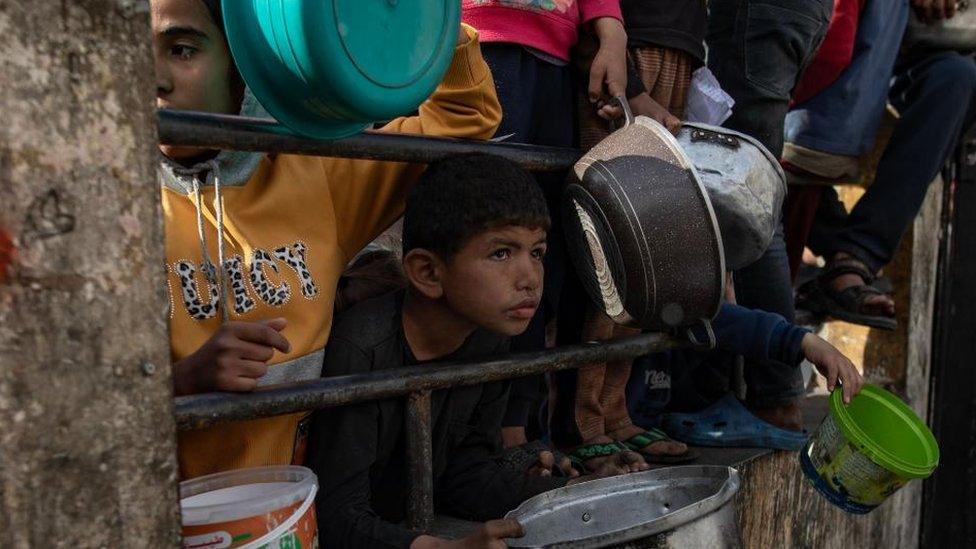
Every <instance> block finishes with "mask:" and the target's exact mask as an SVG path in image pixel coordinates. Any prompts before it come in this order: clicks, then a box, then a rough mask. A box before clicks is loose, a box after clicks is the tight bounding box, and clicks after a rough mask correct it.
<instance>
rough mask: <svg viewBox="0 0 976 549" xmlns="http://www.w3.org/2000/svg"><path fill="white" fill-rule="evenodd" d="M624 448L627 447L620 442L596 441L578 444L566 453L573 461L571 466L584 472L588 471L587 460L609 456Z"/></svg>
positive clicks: (581, 472)
mask: <svg viewBox="0 0 976 549" xmlns="http://www.w3.org/2000/svg"><path fill="white" fill-rule="evenodd" d="M625 450H628V448H627V447H626V446H625V445H624V444H623V443H621V442H598V443H596V444H584V445H582V446H579V447H577V448H576V449H575V450H573V451H572V452H570V453H569V454H567V455H568V456H569V460H570V461H571V462H572V463H573V467H575V468H576V470H577V471H579V472H580V474H586V473H587V472H589V469H588V468H587V467H586V462H587V461H589V460H591V459H596V458H602V457H609V456H612V455H614V454H617V453H620V452H623V451H625Z"/></svg>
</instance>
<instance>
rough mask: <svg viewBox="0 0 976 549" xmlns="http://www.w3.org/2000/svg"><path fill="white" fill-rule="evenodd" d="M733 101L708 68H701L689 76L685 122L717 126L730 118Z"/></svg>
mask: <svg viewBox="0 0 976 549" xmlns="http://www.w3.org/2000/svg"><path fill="white" fill-rule="evenodd" d="M734 105H735V101H734V100H733V99H732V97H731V96H730V95H729V94H727V93H725V90H723V89H722V86H720V85H719V83H718V80H716V78H715V75H714V74H712V71H710V70H708V67H701V68H700V69H698V70H696V71H695V72H694V73H692V75H691V88H690V89H689V90H688V104H687V106H686V107H685V120H687V121H688V122H697V123H700V124H710V125H712V126H719V125H721V124H722V122H725V120H726V119H728V117H730V116H732V107H733V106H734Z"/></svg>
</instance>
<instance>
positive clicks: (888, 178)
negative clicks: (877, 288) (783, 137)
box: [809, 52, 976, 272]
mask: <svg viewBox="0 0 976 549" xmlns="http://www.w3.org/2000/svg"><path fill="white" fill-rule="evenodd" d="M888 98H889V100H890V101H891V103H892V104H893V105H894V106H895V108H896V109H898V112H899V113H900V115H901V118H900V119H899V120H898V122H897V123H896V124H895V129H894V131H893V132H892V134H891V140H890V141H889V142H888V146H887V147H886V148H885V151H884V154H883V155H882V156H881V160H880V162H879V163H878V169H877V172H876V174H875V180H874V183H873V184H872V185H871V186H870V187H868V189H867V192H865V193H864V196H863V197H861V199H860V200H859V201H858V202H857V204H856V205H855V206H854V209H853V210H852V211H851V213H850V215H847V214H846V213H845V210H844V208H843V206H841V205H840V202H839V200H838V198H837V193H836V192H833V189H827V190H825V194H824V197H823V199H822V200H821V203H820V207H819V209H818V211H817V218H816V222H815V223H814V226H813V229H812V230H811V232H810V239H809V246H810V248H811V249H812V250H813V251H814V252H816V253H817V254H819V255H823V256H825V257H830V256H832V255H833V254H835V253H837V252H844V253H848V254H850V255H853V256H854V257H857V258H858V259H860V260H861V261H863V262H864V263H865V264H866V265H867V266H868V268H869V269H870V270H871V271H872V272H876V271H878V270H879V269H881V268H882V267H884V266H885V265H887V264H888V262H890V261H891V258H892V257H893V256H894V253H895V251H896V249H897V248H898V243H899V242H900V241H901V237H902V235H903V234H904V233H905V230H906V229H907V228H908V226H909V224H911V222H912V220H913V219H914V218H915V215H916V214H917V213H918V210H919V208H920V207H921V206H922V201H923V200H924V199H925V193H926V191H927V190H928V186H929V183H930V182H931V181H932V180H933V179H934V178H935V176H936V174H938V173H939V170H940V169H941V168H942V165H943V164H944V163H945V161H946V159H947V158H948V157H949V154H950V153H951V152H952V150H953V149H954V148H955V146H956V144H957V143H958V142H959V138H960V136H961V135H962V134H963V132H965V131H966V130H967V129H968V128H969V127H970V126H971V125H972V124H973V121H974V117H976V62H974V61H973V58H972V57H971V56H965V55H960V54H958V53H955V52H943V53H938V54H933V55H929V56H927V57H924V58H922V59H920V60H916V61H915V62H914V63H903V64H902V66H899V67H897V68H896V70H895V78H894V79H893V84H892V86H891V91H890V93H889V95H888Z"/></svg>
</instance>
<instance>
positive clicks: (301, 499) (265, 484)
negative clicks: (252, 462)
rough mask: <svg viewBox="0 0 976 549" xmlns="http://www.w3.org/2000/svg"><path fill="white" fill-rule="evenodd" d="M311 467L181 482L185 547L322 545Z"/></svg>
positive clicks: (254, 548)
mask: <svg viewBox="0 0 976 549" xmlns="http://www.w3.org/2000/svg"><path fill="white" fill-rule="evenodd" d="M317 491H318V481H317V480H316V478H315V473H313V472H312V471H311V469H307V468H305V467H297V466H276V467H255V468H251V469H237V470H234V471H227V472H224V473H216V474H213V475H207V476H203V477H198V478H195V479H191V480H187V481H184V482H181V483H180V512H181V514H182V519H183V531H182V534H183V549H225V548H234V549H264V548H266V549H309V548H316V547H318V535H317V534H318V533H317V531H316V522H315V506H314V502H315V494H316V492H317Z"/></svg>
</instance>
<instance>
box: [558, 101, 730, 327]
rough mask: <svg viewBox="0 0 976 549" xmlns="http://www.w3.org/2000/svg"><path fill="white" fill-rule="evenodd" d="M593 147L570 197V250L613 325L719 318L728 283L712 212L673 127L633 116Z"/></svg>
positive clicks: (566, 207)
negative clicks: (676, 139) (669, 129)
mask: <svg viewBox="0 0 976 549" xmlns="http://www.w3.org/2000/svg"><path fill="white" fill-rule="evenodd" d="M621 104H622V105H623V106H624V107H625V112H626V116H627V118H626V119H627V123H626V125H625V126H624V127H623V128H621V129H618V130H617V131H615V132H613V133H612V134H610V135H609V136H608V137H607V138H606V139H604V140H603V141H601V142H600V143H598V144H597V145H596V146H595V147H593V149H591V150H590V151H589V152H587V153H586V154H585V155H584V156H583V157H582V158H581V159H580V160H579V161H578V162H577V163H576V165H575V166H574V168H573V170H572V173H571V174H570V180H571V181H570V184H569V185H568V186H567V189H566V191H565V196H564V204H563V218H564V220H565V224H566V229H565V232H566V238H567V246H568V249H569V254H570V257H571V258H572V261H573V264H574V266H575V267H576V270H577V272H578V274H579V276H580V278H581V279H582V280H583V285H584V287H585V288H586V291H587V293H588V294H589V295H590V297H591V298H592V299H593V300H594V301H595V302H596V303H597V304H599V305H600V306H601V307H602V308H603V310H604V311H605V312H606V313H607V314H608V315H609V316H610V317H611V318H613V319H614V320H615V321H616V322H618V323H621V324H627V325H631V326H637V327H640V328H644V329H647V330H664V329H671V328H676V327H681V326H688V325H691V324H694V323H696V322H698V321H701V320H710V319H712V318H714V316H715V314H716V313H717V312H718V308H719V306H720V304H721V300H722V295H723V292H724V286H725V260H724V257H723V250H722V239H721V235H720V233H719V228H718V223H717V222H716V219H715V213H714V211H713V210H712V205H711V203H710V202H709V199H708V195H707V194H706V192H705V189H704V188H703V187H702V185H701V183H700V182H699V179H698V175H697V173H696V172H695V168H694V166H693V165H692V164H691V162H690V161H689V159H688V157H687V156H685V154H684V152H682V150H681V148H680V147H679V146H678V143H677V141H675V139H674V137H673V136H672V135H671V134H670V133H669V132H668V130H667V129H666V128H665V127H664V126H662V125H661V124H659V123H657V122H656V121H654V120H652V119H650V118H647V117H644V116H639V117H637V118H636V119H634V118H633V117H632V116H631V115H630V112H629V109H627V108H626V101H622V102H621Z"/></svg>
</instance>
